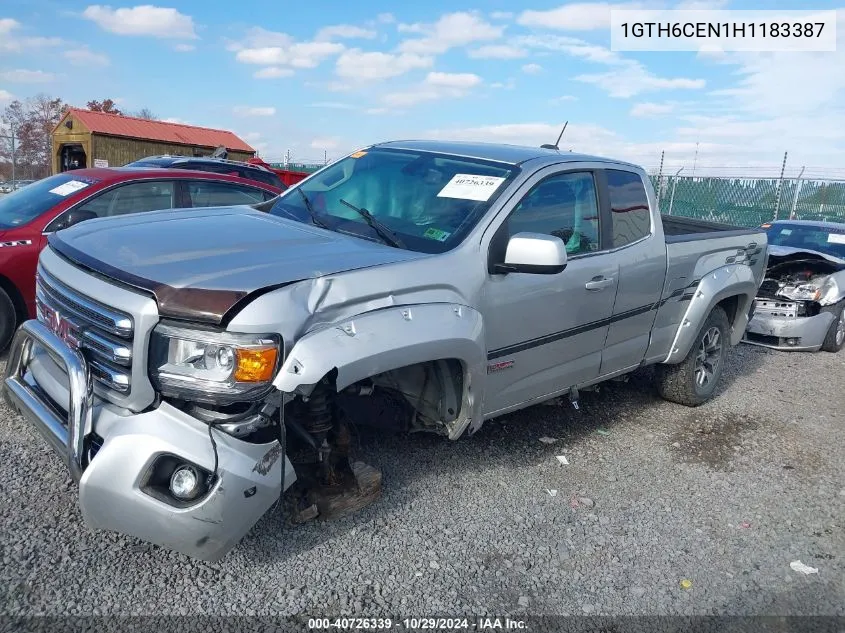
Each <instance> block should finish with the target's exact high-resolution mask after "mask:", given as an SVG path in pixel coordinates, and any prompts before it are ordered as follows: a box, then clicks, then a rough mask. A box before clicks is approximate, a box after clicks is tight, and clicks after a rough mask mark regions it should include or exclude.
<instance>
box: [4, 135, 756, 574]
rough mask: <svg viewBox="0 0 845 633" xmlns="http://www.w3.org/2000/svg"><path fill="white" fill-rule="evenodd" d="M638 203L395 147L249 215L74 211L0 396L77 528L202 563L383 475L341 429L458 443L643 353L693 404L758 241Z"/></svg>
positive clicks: (614, 177) (749, 290)
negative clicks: (67, 502) (275, 514)
mask: <svg viewBox="0 0 845 633" xmlns="http://www.w3.org/2000/svg"><path fill="white" fill-rule="evenodd" d="M655 202H656V201H655V194H654V191H653V189H652V187H651V184H650V182H649V179H648V177H647V176H646V174H645V172H644V171H643V170H642V169H641V168H639V167H637V166H634V165H630V164H627V163H623V162H619V161H613V160H608V159H603V158H596V157H591V156H583V155H578V154H573V153H569V152H560V151H557V150H555V149H548V148H539V149H538V148H530V147H514V146H506V145H495V144H470V143H451V142H428V141H409V142H390V143H384V144H378V145H373V146H371V147H367V148H365V149H362V150H360V151H356V152H354V153H352V154H350V155H349V156H346V157H345V158H343V159H341V160H338V161H336V162H335V163H332V164H330V165H328V166H327V167H325V168H323V169H322V170H320V171H318V172H316V173H315V174H313V175H311V176H310V177H308V178H307V179H306V180H304V181H302V182H301V183H300V184H299V185H298V186H295V187H292V188H291V189H289V190H288V191H287V192H285V193H284V194H282V195H281V196H279V197H278V198H276V199H274V200H273V201H271V202H270V203H265V204H266V206H265V207H263V208H250V207H245V206H240V207H231V208H214V209H201V210H199V209H198V210H183V211H179V212H173V211H162V212H150V213H146V214H139V215H131V216H124V217H120V218H103V219H98V220H92V221H89V222H85V223H82V224H79V225H77V226H75V227H73V228H70V229H67V230H64V231H60V232H58V233H55V234H53V235H51V236H50V238H49V245H48V246H47V247H46V248H45V249H44V250H43V251H42V254H41V257H40V262H39V266H38V273H37V304H38V319H36V320H31V321H28V322H26V323H24V324H23V326H22V327H21V328H20V330H19V331H18V333H17V335H16V337H15V340H14V342H13V345H12V349H11V352H10V357H9V360H8V365H7V374H6V378H5V387H6V393H7V397H8V399H9V400H10V401H11V403H12V404H13V406H14V407H16V408H17V409H18V410H19V411H20V412H21V413H22V414H23V415H24V417H25V418H26V419H27V420H28V421H29V422H31V423H32V425H33V426H34V427H36V428H37V429H38V430H39V431H40V432H41V433H42V434H43V436H44V437H45V438H46V440H47V441H48V443H49V444H50V445H51V446H52V447H53V448H54V449H55V450H56V451H57V452H58V453H59V454H60V455H61V456H62V458H63V459H64V460H65V461H66V463H67V465H68V467H69V469H70V472H71V474H72V476H73V478H74V479H75V480H76V482H78V490H79V493H78V494H79V503H80V506H81V509H82V514H83V517H84V519H85V521H86V522H87V524H88V525H89V526H91V527H93V528H103V529H108V530H114V531H118V532H122V533H125V534H129V535H134V536H135V537H139V538H141V539H144V540H147V541H150V542H152V543H156V544H158V545H161V546H163V547H166V548H170V549H173V550H177V551H179V552H183V553H185V554H187V555H190V556H193V557H197V558H200V559H206V560H216V559H218V558H220V557H221V556H223V555H224V554H225V553H226V552H228V551H229V550H230V549H231V548H232V547H234V546H235V544H236V543H237V542H238V541H239V540H240V539H241V538H242V537H243V536H244V534H245V533H246V532H247V531H248V530H249V529H250V528H251V526H253V525H254V524H255V522H256V521H257V520H258V519H259V518H260V517H261V516H262V515H263V514H264V513H265V512H266V511H267V510H268V509H269V508H270V507H271V506H272V505H274V503H275V502H276V501H277V500H279V498H280V496H281V495H282V494H283V491H288V489H289V488H290V487H291V486H292V485H294V482H296V484H295V485H296V486H297V487H298V488H297V489H296V490H300V489H301V490H302V491H303V492H301V493H298V494H300V496H299V497H296V499H295V502H296V504H298V505H297V506H296V507H297V508H299V509H302V508H305V509H306V510H308V509H314V508H315V507H316V510H317V512H318V513H324V514H328V515H331V513H332V511H333V510H337V508H338V507H339V506H340V507H343V506H344V504H346V506H352V507H354V506H355V503H356V502H355V500H354V495H353V498H352V500H351V501H350V500H349V499H348V498H347V497H344V496H343V495H344V494H347V493H348V492H349V491H350V490H352V492H353V493H354V492H355V490H358V491H359V492H360V490H361V489H362V488H364V487H367V486H369V487H370V488H368V489H372V488H374V487H377V486H376V484H377V483H378V477H371V476H370V475H372V472H371V471H368V470H367V468H369V467H367V465H363V467H362V464H361V463H360V462H355V461H353V460H352V457H351V456H350V452H349V445H350V442H349V424H350V422H355V423H357V422H362V423H363V422H371V423H375V424H381V425H386V426H388V427H390V428H393V429H400V430H407V431H430V432H433V433H439V434H441V435H443V436H445V437H448V438H449V439H452V440H456V439H458V438H459V437H461V436H465V435H471V434H473V433H475V432H476V431H478V430H479V428H481V426H482V423H483V422H484V421H485V420H486V419H490V418H494V417H496V416H500V415H502V414H505V413H508V412H510V411H514V410H516V409H521V408H524V407H528V406H531V405H533V404H536V403H539V402H541V401H543V400H546V399H550V398H553V397H557V396H563V397H567V396H568V397H569V398H571V400H572V402H573V403H574V404H575V405H576V406H577V402H578V395H579V390H584V389H587V388H590V387H592V386H594V385H596V384H598V383H600V382H602V381H606V380H608V379H611V378H615V377H618V376H621V375H623V374H626V373H628V372H631V371H633V370H635V369H637V368H640V367H643V366H646V365H655V366H656V371H655V376H656V383H657V391H658V392H659V393H660V394H661V395H662V396H663V397H664V398H666V399H668V400H671V401H674V402H677V403H680V404H684V405H688V406H696V405H699V404H701V403H703V402H705V401H706V400H708V399H709V398H711V397H712V396H713V394H714V392H715V389H716V386H717V381H718V380H719V377H720V375H721V373H722V369H723V366H724V364H725V358H726V353H727V352H728V349H729V347H731V346H733V345H736V344H738V343H739V341H740V339H741V338H742V335H743V332H744V330H745V328H746V325H747V322H748V317H749V310H750V307H751V304H752V301H753V299H754V296H755V293H756V292H757V289H758V287H759V285H760V283H761V281H762V278H763V271H764V270H765V267H766V257H767V256H766V252H767V251H766V233H765V232H763V231H762V230H737V229H736V228H734V227H729V226H724V225H716V224H709V223H703V222H696V221H692V220H682V219H679V218H666V217H664V218H661V215H660V214H659V213H658V212H657V210H656V204H655ZM368 473H369V474H368ZM362 480H366V482H367V483H366V484H364V483H362ZM356 487H357V488H356ZM315 491H317V492H316V493H315ZM343 491H346V492H343ZM294 492H295V491H289V493H290V494H287V495H284V496H285V497H286V498H287V499H288V501H290V498H291V495H292V494H293V493H294ZM312 495H316V496H312ZM332 495H335V496H332ZM294 496H295V495H294ZM314 499H316V500H317V501H315V502H314V503H311V505H308V503H310V502H311V501H313V500H314ZM326 499H329V501H328V502H326V501H325V500H326ZM338 499H339V500H340V501H338Z"/></svg>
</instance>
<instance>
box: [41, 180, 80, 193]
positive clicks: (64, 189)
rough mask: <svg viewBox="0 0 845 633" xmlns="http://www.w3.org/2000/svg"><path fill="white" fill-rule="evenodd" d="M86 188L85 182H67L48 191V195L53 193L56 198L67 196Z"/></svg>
mask: <svg viewBox="0 0 845 633" xmlns="http://www.w3.org/2000/svg"><path fill="white" fill-rule="evenodd" d="M87 186H88V183H87V182H79V181H78V180H68V181H67V182H66V183H65V184H63V185H59V186H58V187H53V188H52V189H50V193H54V194H56V195H57V196H69V195H70V194H72V193H75V192H77V191H79V190H80V189H85V187H87Z"/></svg>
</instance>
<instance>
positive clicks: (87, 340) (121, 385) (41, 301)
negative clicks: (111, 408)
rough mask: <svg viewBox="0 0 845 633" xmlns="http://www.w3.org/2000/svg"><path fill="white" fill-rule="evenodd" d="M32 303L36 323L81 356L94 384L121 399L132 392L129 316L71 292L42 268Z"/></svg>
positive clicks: (132, 325)
mask: <svg viewBox="0 0 845 633" xmlns="http://www.w3.org/2000/svg"><path fill="white" fill-rule="evenodd" d="M35 303H36V306H37V309H38V319H39V320H40V321H41V322H43V323H44V324H45V325H46V326H47V327H48V328H50V329H51V330H52V331H53V332H54V333H55V334H56V335H57V336H59V337H60V338H61V339H63V340H64V341H65V342H66V343H67V344H68V345H69V346H70V347H73V348H75V349H78V350H80V351H81V352H82V354H83V355H84V356H85V359H86V360H87V361H88V365H89V367H90V368H91V376H92V377H93V378H94V380H95V381H96V382H97V383H99V384H100V385H102V386H103V387H105V388H106V389H110V390H113V391H116V392H117V393H119V394H121V395H127V394H129V393H130V392H131V389H132V381H131V376H132V337H133V335H134V330H135V328H134V323H133V320H132V317H131V316H130V315H128V314H126V313H124V312H120V311H118V310H115V309H114V308H110V307H107V306H104V305H102V304H101V303H98V302H96V301H94V300H92V299H89V298H88V297H86V296H84V295H82V294H80V293H78V292H76V291H75V290H71V289H70V288H68V287H67V286H66V285H64V284H63V283H61V282H60V281H58V280H57V279H55V278H54V277H53V276H52V275H50V274H49V273H47V272H46V271H44V269H43V268H39V271H38V274H37V275H36V286H35Z"/></svg>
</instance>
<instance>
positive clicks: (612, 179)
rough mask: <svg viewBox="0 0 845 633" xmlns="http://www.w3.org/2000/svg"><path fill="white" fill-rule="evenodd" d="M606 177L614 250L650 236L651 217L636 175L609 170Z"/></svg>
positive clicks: (640, 181) (643, 191)
mask: <svg viewBox="0 0 845 633" xmlns="http://www.w3.org/2000/svg"><path fill="white" fill-rule="evenodd" d="M606 173H607V189H608V194H609V195H610V211H611V221H612V233H613V248H619V247H620V246H625V245H626V244H630V243H631V242H636V241H637V240H639V239H642V238H644V237H645V236H647V235H649V234H650V233H651V213H650V212H649V208H648V196H647V195H646V191H645V186H644V185H643V180H642V178H641V177H640V176H639V174H635V173H633V172H630V171H620V170H618V169H608V170H607V172H606Z"/></svg>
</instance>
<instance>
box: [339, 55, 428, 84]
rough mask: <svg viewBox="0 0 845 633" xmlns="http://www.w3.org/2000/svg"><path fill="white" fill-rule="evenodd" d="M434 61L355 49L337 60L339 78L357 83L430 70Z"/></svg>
mask: <svg viewBox="0 0 845 633" xmlns="http://www.w3.org/2000/svg"><path fill="white" fill-rule="evenodd" d="M433 64H434V59H433V58H432V57H429V56H425V55H416V54H413V53H402V54H399V55H393V54H390V53H380V52H364V51H362V50H360V49H357V48H353V49H350V50H347V51H344V52H343V53H342V54H341V55H340V57H338V59H337V66H336V68H335V72H336V73H337V75H338V76H340V77H344V78H346V79H351V80H356V81H375V80H380V79H390V78H391V77H398V76H399V75H403V74H405V73H406V72H408V71H410V70H416V69H422V68H430V67H431V66H432V65H433Z"/></svg>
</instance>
